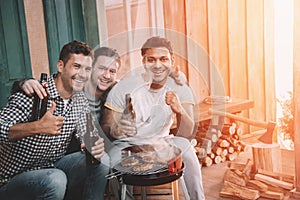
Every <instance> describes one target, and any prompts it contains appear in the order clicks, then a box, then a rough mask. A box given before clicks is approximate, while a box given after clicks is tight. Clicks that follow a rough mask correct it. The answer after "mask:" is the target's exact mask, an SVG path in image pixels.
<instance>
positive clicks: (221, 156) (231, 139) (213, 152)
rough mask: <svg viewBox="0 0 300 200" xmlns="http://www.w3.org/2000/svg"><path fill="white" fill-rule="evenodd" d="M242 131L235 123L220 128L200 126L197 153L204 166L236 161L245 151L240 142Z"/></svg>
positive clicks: (243, 145) (197, 136)
mask: <svg viewBox="0 0 300 200" xmlns="http://www.w3.org/2000/svg"><path fill="white" fill-rule="evenodd" d="M241 135H242V129H241V128H239V127H237V125H236V124H235V123H231V124H224V125H223V127H222V128H218V126H212V125H210V126H199V128H198V133H197V135H196V138H195V139H196V140H197V142H198V143H197V145H196V146H195V151H196V154H197V156H198V159H199V161H200V162H201V164H202V165H203V166H211V165H212V164H219V163H221V162H224V161H233V160H235V159H236V158H237V157H238V155H239V153H241V152H243V151H244V149H245V146H246V145H245V144H244V143H243V142H242V141H241V140H240V136H241Z"/></svg>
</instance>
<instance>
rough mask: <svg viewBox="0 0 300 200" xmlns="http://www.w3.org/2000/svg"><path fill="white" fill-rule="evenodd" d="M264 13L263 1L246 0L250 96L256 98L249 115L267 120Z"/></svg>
mask: <svg viewBox="0 0 300 200" xmlns="http://www.w3.org/2000/svg"><path fill="white" fill-rule="evenodd" d="M263 14H264V13H263V1H261V0H251V1H249V0H248V1H247V2H246V20H247V22H246V23H247V27H246V29H247V41H246V42H247V70H248V91H249V94H248V96H249V98H250V99H253V100H255V106H254V108H253V109H252V110H251V111H250V116H249V117H250V118H252V119H256V120H265V110H266V109H265V108H266V107H265V96H266V91H265V90H264V88H265V71H264V34H263V27H264V20H263V19H264V18H263V17H264V16H263ZM253 129H254V130H255V129H257V127H253V128H252V130H253Z"/></svg>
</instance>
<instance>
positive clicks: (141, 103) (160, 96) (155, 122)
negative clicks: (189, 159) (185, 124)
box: [105, 75, 195, 139]
mask: <svg viewBox="0 0 300 200" xmlns="http://www.w3.org/2000/svg"><path fill="white" fill-rule="evenodd" d="M167 91H175V92H176V94H177V96H178V97H179V99H180V102H181V103H190V104H195V101H194V96H193V92H192V90H191V88H190V87H189V86H188V85H186V84H185V85H183V86H180V85H177V84H176V83H175V81H174V80H173V79H172V78H170V77H168V79H167V82H166V84H165V86H164V87H162V88H160V89H158V90H153V89H150V88H149V84H148V83H146V82H145V81H144V79H143V78H142V76H141V75H138V76H131V77H126V78H124V79H122V80H120V81H119V82H118V83H117V84H116V85H115V86H114V87H113V89H112V90H111V91H110V93H109V95H108V97H107V99H106V103H105V106H106V107H108V108H110V109H112V110H113V111H116V112H123V110H124V109H125V106H126V105H125V95H126V94H127V93H130V94H131V98H132V104H133V108H134V110H135V113H136V125H137V135H136V136H135V137H136V138H141V137H142V138H152V137H165V136H168V135H169V131H170V127H171V125H172V123H173V118H172V114H173V112H172V110H171V108H170V106H169V105H167V104H166V103H165V94H166V92H167ZM132 139H134V138H132Z"/></svg>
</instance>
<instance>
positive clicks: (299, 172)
mask: <svg viewBox="0 0 300 200" xmlns="http://www.w3.org/2000/svg"><path fill="white" fill-rule="evenodd" d="M299 35H300V1H294V91H293V93H294V106H295V107H294V109H295V116H294V117H295V118H294V120H295V122H299V120H300V85H299V82H300V54H299V52H300V37H299ZM297 36H298V37H297ZM294 128H295V130H294V132H295V133H294V134H295V140H294V141H295V155H297V156H295V171H296V192H297V193H298V198H300V157H299V154H300V124H299V123H295V127H294Z"/></svg>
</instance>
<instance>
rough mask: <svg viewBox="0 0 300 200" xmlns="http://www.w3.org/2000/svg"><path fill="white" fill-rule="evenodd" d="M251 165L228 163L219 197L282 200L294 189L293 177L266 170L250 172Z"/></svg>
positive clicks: (249, 162)
mask: <svg viewBox="0 0 300 200" xmlns="http://www.w3.org/2000/svg"><path fill="white" fill-rule="evenodd" d="M251 169H252V163H251V160H250V159H248V161H247V162H246V164H243V163H235V162H228V169H227V171H226V172H225V174H224V185H223V188H222V189H221V191H220V193H219V195H220V197H226V198H230V199H246V200H254V199H258V198H260V197H262V198H266V199H274V200H282V199H287V198H288V197H289V196H290V191H291V190H292V189H294V176H291V175H287V174H282V173H275V172H270V171H266V170H261V169H259V170H257V171H256V172H255V173H253V172H251Z"/></svg>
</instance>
